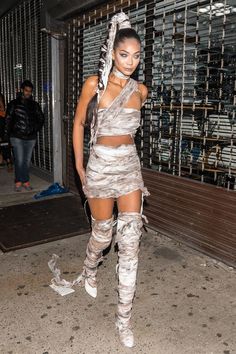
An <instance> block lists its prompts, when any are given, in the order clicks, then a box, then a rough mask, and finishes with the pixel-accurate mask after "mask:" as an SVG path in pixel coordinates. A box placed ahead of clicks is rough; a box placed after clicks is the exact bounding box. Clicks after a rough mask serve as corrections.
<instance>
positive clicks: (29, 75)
mask: <svg viewBox="0 0 236 354" xmlns="http://www.w3.org/2000/svg"><path fill="white" fill-rule="evenodd" d="M42 5H43V2H42V0H29V1H23V2H22V3H21V4H20V5H19V6H17V7H15V8H14V9H12V10H11V11H10V12H8V13H7V14H6V15H5V16H4V17H2V18H1V19H0V88H1V92H2V93H3V94H4V96H5V99H6V102H9V101H10V100H12V99H14V98H16V95H17V92H18V91H19V88H20V84H21V82H22V81H23V80H25V79H29V80H31V81H32V82H33V85H34V97H35V99H36V100H37V101H38V102H39V103H40V105H41V107H42V110H43V112H44V114H45V125H44V127H43V129H42V131H41V132H40V133H39V134H38V139H37V144H36V148H35V150H34V154H33V165H34V167H35V168H37V169H39V170H40V171H42V172H44V173H45V174H47V175H49V176H50V175H51V173H52V114H51V111H52V110H51V47H50V46H51V43H50V38H49V37H48V36H47V35H46V34H44V33H42V32H41V31H40V11H41V8H42Z"/></svg>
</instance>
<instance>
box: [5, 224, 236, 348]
mask: <svg viewBox="0 0 236 354" xmlns="http://www.w3.org/2000/svg"><path fill="white" fill-rule="evenodd" d="M35 232H37V230H35ZM88 237H89V235H82V236H76V237H73V238H70V239H64V240H61V241H56V242H51V243H47V244H43V245H40V246H35V247H32V248H28V249H22V250H19V251H17V252H10V253H7V254H1V255H0V261H1V271H0V283H1V286H0V304H1V309H0V311H1V331H0V343H1V344H0V353H1V354H62V353H66V354H83V353H85V354H95V353H96V354H100V353H101V354H103V353H105V354H108V353H110V354H113V353H131V352H132V353H145V354H233V353H236V298H235V294H236V281H235V280H236V279H235V274H236V272H235V270H233V269H231V268H229V267H227V266H224V265H223V264H221V263H218V262H215V261H214V260H213V259H211V258H209V257H207V256H204V255H202V254H201V253H199V252H197V251H194V250H192V249H190V248H188V247H187V246H184V245H182V244H179V243H177V242H175V241H173V240H170V239H168V238H166V237H163V236H161V235H158V234H156V233H155V232H154V231H151V230H149V231H148V233H144V234H143V238H142V244H141V251H140V264H139V274H138V285H137V293H136V299H135V302H134V309H133V326H134V333H135V339H136V347H135V348H134V349H124V348H123V347H122V346H121V345H120V343H119V339H118V337H117V334H116V331H115V328H114V315H115V310H116V303H117V293H116V286H117V280H116V277H115V265H116V260H117V254H115V253H114V248H113V247H112V248H111V251H110V252H109V253H108V254H107V255H106V257H105V260H104V262H103V264H102V265H101V266H100V267H99V272H98V281H99V285H98V297H97V299H95V300H94V299H92V298H91V297H89V295H87V294H86V293H85V290H84V289H83V288H81V287H78V286H77V287H76V291H75V292H74V293H73V294H70V295H67V296H65V297H61V296H60V295H58V294H57V293H55V292H54V291H53V290H52V289H51V288H50V287H49V286H48V285H49V283H50V279H51V277H52V275H51V273H50V272H49V269H48V266H47V262H48V260H49V259H50V257H51V255H52V254H53V253H56V254H58V255H60V257H61V258H60V263H59V266H60V268H61V270H62V272H63V276H64V277H65V278H66V279H70V280H72V279H74V278H75V277H76V275H77V274H78V272H79V271H80V270H81V268H82V264H83V259H84V254H85V248H86V244H87V240H88Z"/></svg>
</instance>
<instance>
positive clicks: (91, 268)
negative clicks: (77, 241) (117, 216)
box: [82, 217, 113, 297]
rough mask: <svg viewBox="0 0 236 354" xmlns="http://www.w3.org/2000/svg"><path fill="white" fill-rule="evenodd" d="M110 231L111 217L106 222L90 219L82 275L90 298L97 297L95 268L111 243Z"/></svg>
mask: <svg viewBox="0 0 236 354" xmlns="http://www.w3.org/2000/svg"><path fill="white" fill-rule="evenodd" d="M112 229H113V217H112V218H111V219H107V220H95V219H94V218H93V217H92V234H91V237H90V239H89V242H88V245H87V249H86V258H85V261H84V267H83V273H82V276H83V278H84V286H85V290H86V291H87V293H88V294H89V295H91V296H92V297H96V296H97V282H96V274H97V267H98V264H99V263H100V262H101V261H102V260H103V257H102V252H103V251H104V250H105V249H106V248H107V247H108V246H109V245H110V243H111V239H112Z"/></svg>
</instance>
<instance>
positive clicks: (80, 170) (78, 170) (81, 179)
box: [76, 166, 86, 186]
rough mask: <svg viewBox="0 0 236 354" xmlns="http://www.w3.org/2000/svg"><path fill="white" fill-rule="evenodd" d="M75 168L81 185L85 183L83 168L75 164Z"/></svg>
mask: <svg viewBox="0 0 236 354" xmlns="http://www.w3.org/2000/svg"><path fill="white" fill-rule="evenodd" d="M76 170H77V172H78V174H79V178H80V181H81V183H82V186H84V185H85V184H86V174H85V169H84V168H83V167H82V166H76Z"/></svg>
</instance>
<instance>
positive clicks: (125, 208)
mask: <svg viewBox="0 0 236 354" xmlns="http://www.w3.org/2000/svg"><path fill="white" fill-rule="evenodd" d="M141 203H142V191H141V190H140V189H138V190H136V191H133V192H131V193H128V194H126V195H122V196H120V197H119V198H118V199H117V206H118V211H119V212H140V210H141Z"/></svg>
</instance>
